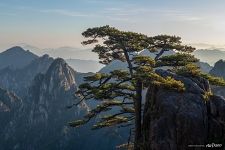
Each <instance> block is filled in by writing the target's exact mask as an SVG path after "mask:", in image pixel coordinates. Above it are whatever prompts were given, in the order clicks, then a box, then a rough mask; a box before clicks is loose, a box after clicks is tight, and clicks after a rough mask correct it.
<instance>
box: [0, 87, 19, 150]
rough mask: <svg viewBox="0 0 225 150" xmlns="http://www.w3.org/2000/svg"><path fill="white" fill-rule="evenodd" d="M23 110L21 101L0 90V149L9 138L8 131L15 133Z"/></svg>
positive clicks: (10, 93) (12, 94)
mask: <svg viewBox="0 0 225 150" xmlns="http://www.w3.org/2000/svg"><path fill="white" fill-rule="evenodd" d="M22 109H23V102H22V100H21V99H20V98H19V97H18V96H16V95H15V94H14V93H12V92H9V91H7V90H4V89H2V88H0V122H1V123H0V149H3V147H4V145H6V144H7V143H5V142H3V141H5V139H7V138H8V137H9V134H6V133H8V132H7V131H8V129H9V128H11V131H12V132H15V128H14V127H15V124H16V123H17V122H18V118H19V117H21V115H22V114H21V113H20V112H21V111H22Z"/></svg>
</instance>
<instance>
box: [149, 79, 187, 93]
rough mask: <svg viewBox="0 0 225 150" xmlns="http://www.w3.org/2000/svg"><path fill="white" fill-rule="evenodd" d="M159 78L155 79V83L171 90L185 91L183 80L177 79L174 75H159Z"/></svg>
mask: <svg viewBox="0 0 225 150" xmlns="http://www.w3.org/2000/svg"><path fill="white" fill-rule="evenodd" d="M158 79H159V80H154V81H153V84H154V85H157V86H160V87H163V88H165V89H169V90H176V91H178V92H183V91H184V90H185V87H184V84H183V83H182V82H181V81H178V80H175V79H173V78H172V77H166V78H162V77H159V78H158Z"/></svg>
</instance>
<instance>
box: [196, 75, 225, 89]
mask: <svg viewBox="0 0 225 150" xmlns="http://www.w3.org/2000/svg"><path fill="white" fill-rule="evenodd" d="M200 76H201V77H203V78H205V79H207V80H208V81H209V83H210V84H212V85H217V86H225V81H224V79H223V78H220V77H214V76H212V75H209V74H205V73H201V75H200Z"/></svg>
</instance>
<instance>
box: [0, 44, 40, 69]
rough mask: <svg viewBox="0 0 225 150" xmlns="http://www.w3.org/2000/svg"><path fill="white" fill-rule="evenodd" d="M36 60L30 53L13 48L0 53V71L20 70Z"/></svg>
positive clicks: (35, 56) (16, 47)
mask: <svg viewBox="0 0 225 150" xmlns="http://www.w3.org/2000/svg"><path fill="white" fill-rule="evenodd" d="M36 58H38V56H37V55H35V54H33V53H31V52H30V51H29V50H27V51H25V50H24V49H23V48H21V47H19V46H15V47H12V48H9V49H7V50H6V51H4V52H2V53H0V69H3V68H6V67H10V68H13V69H20V68H23V67H24V66H26V65H28V64H29V63H30V62H31V61H33V60H34V59H36Z"/></svg>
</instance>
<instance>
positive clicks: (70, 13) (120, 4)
mask: <svg viewBox="0 0 225 150" xmlns="http://www.w3.org/2000/svg"><path fill="white" fill-rule="evenodd" d="M224 8H225V1H224V0H188V1H187V0H139V1H137V0H110V1H109V0H1V1H0V47H4V46H7V45H13V44H17V43H26V44H29V45H34V46H37V47H40V48H49V47H51V48H55V47H61V46H73V47H82V45H81V44H80V42H81V41H82V36H81V33H82V31H84V30H85V29H86V28H88V27H95V26H103V25H106V24H108V25H111V26H114V27H117V28H119V29H121V30H129V31H136V32H142V33H145V34H148V35H150V36H151V35H157V34H170V35H178V36H181V37H182V38H183V41H184V42H185V43H206V44H213V45H225V9H224Z"/></svg>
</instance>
